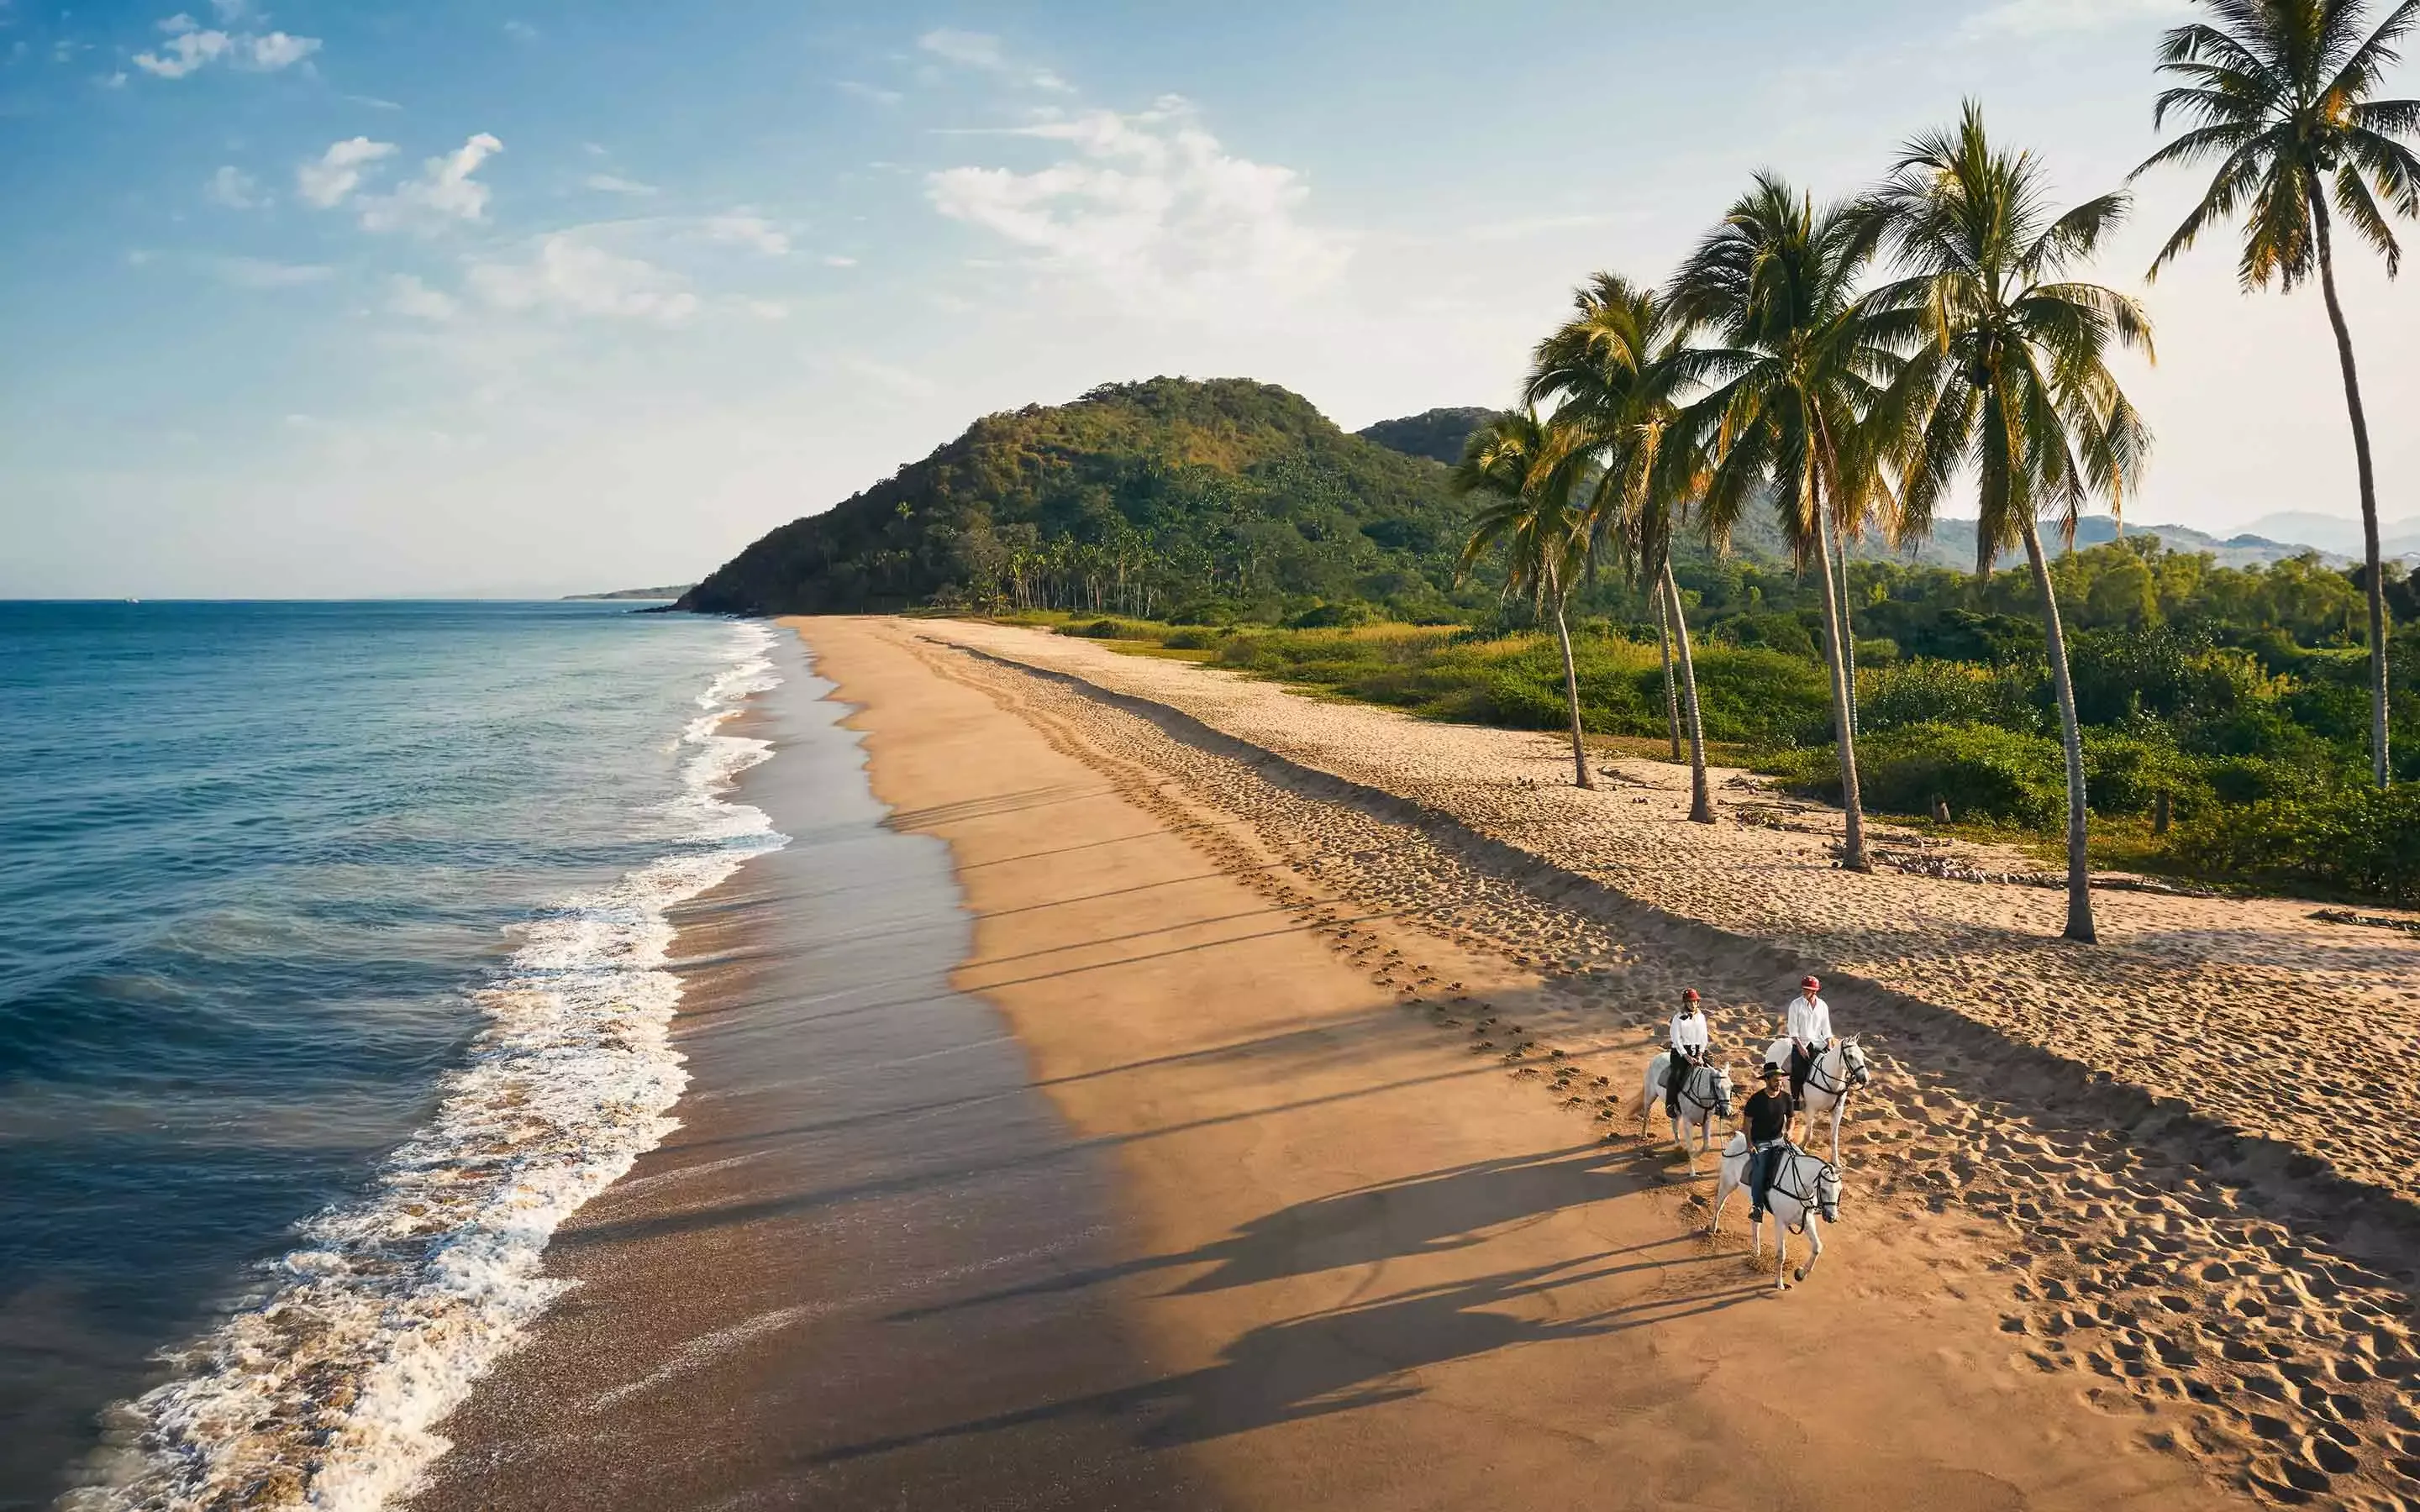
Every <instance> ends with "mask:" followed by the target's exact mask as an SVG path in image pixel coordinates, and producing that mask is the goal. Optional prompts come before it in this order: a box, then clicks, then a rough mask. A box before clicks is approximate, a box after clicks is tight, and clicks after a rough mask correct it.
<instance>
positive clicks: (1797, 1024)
mask: <svg viewBox="0 0 2420 1512" xmlns="http://www.w3.org/2000/svg"><path fill="white" fill-rule="evenodd" d="M1822 993H1823V983H1822V982H1821V981H1819V980H1816V979H1815V978H1813V977H1808V978H1807V979H1806V980H1803V981H1801V982H1800V983H1799V984H1798V995H1797V996H1795V997H1793V998H1792V999H1791V1000H1790V1031H1789V1032H1790V1046H1791V1049H1790V1095H1791V1098H1792V1100H1793V1101H1795V1102H1800V1103H1804V1102H1805V1101H1806V1099H1807V1072H1809V1071H1812V1070H1813V1069H1814V1067H1815V1057H1818V1056H1820V1055H1822V1054H1823V1052H1824V1051H1826V1050H1829V1049H1830V1048H1832V1005H1831V1004H1829V1003H1827V1002H1825V1001H1823V996H1822Z"/></svg>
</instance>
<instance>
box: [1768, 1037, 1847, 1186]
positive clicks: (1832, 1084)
mask: <svg viewBox="0 0 2420 1512" xmlns="http://www.w3.org/2000/svg"><path fill="white" fill-rule="evenodd" d="M1790 1050H1791V1044H1790V1037H1789V1036H1788V1035H1786V1034H1785V1035H1783V1036H1782V1037H1781V1038H1780V1039H1778V1040H1776V1041H1773V1048H1772V1049H1770V1050H1767V1051H1766V1052H1765V1053H1764V1058H1765V1059H1766V1061H1767V1062H1769V1063H1772V1064H1775V1065H1778V1066H1779V1067H1780V1068H1781V1073H1782V1074H1783V1075H1785V1076H1787V1075H1789V1074H1790ZM1872 1080H1873V1068H1872V1067H1870V1066H1869V1065H1868V1064H1867V1063H1866V1047H1865V1046H1863V1045H1861V1044H1859V1043H1857V1037H1856V1036H1855V1035H1854V1034H1853V1035H1851V1036H1849V1037H1848V1038H1847V1039H1845V1040H1835V1041H1832V1044H1831V1047H1830V1048H1829V1049H1827V1050H1825V1051H1823V1053H1822V1054H1820V1055H1818V1056H1817V1057H1815V1064H1813V1065H1812V1066H1809V1067H1808V1068H1807V1102H1806V1103H1805V1105H1803V1106H1802V1107H1800V1108H1799V1110H1798V1111H1799V1112H1801V1113H1804V1114H1805V1115H1807V1128H1808V1129H1809V1130H1812V1129H1813V1128H1814V1127H1815V1120H1816V1119H1819V1118H1821V1117H1823V1115H1824V1114H1826V1113H1829V1114H1830V1115H1832V1164H1833V1165H1839V1164H1840V1116H1841V1115H1842V1114H1843V1113H1845V1112H1847V1111H1848V1107H1849V1094H1850V1093H1851V1092H1854V1091H1855V1090H1856V1089H1857V1088H1860V1087H1863V1086H1865V1085H1866V1084H1867V1083H1868V1082H1869V1081H1872Z"/></svg>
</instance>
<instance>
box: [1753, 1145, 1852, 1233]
mask: <svg viewBox="0 0 2420 1512" xmlns="http://www.w3.org/2000/svg"><path fill="white" fill-rule="evenodd" d="M1810 1161H1811V1162H1812V1163H1813V1164H1814V1165H1815V1180H1814V1181H1813V1182H1812V1183H1811V1185H1810V1186H1809V1187H1808V1188H1807V1189H1806V1190H1801V1189H1800V1188H1799V1187H1798V1186H1796V1185H1793V1184H1792V1183H1793V1182H1795V1181H1796V1180H1797V1179H1798V1176H1799V1173H1800V1170H1801V1163H1802V1162H1810ZM1826 1183H1829V1184H1830V1185H1831V1186H1832V1187H1833V1189H1834V1190H1836V1191H1837V1190H1838V1187H1839V1184H1840V1172H1839V1170H1838V1167H1836V1166H1834V1165H1833V1164H1832V1163H1831V1162H1830V1161H1828V1160H1825V1159H1823V1157H1822V1156H1821V1155H1810V1154H1808V1153H1807V1151H1806V1150H1803V1149H1798V1148H1797V1147H1796V1146H1794V1145H1787V1146H1784V1147H1783V1148H1782V1150H1781V1164H1780V1168H1779V1169H1777V1170H1776V1171H1775V1172H1774V1173H1773V1180H1772V1182H1771V1183H1770V1186H1771V1190H1773V1191H1776V1192H1778V1193H1780V1194H1781V1195H1782V1196H1786V1197H1788V1198H1790V1199H1791V1200H1792V1202H1795V1203H1797V1204H1798V1213H1799V1216H1798V1222H1797V1223H1795V1224H1793V1225H1792V1226H1791V1230H1790V1231H1791V1232H1792V1233H1793V1234H1794V1233H1798V1232H1800V1231H1801V1230H1803V1229H1805V1228H1806V1227H1807V1213H1809V1212H1814V1213H1820V1214H1822V1215H1823V1221H1824V1222H1825V1223H1827V1224H1836V1223H1838V1222H1839V1221H1840V1199H1839V1198H1838V1197H1834V1198H1833V1199H1832V1200H1831V1201H1829V1202H1825V1201H1824V1200H1823V1188H1824V1185H1825V1184H1826ZM1775 1216H1776V1218H1777V1217H1779V1216H1780V1215H1779V1214H1778V1213H1776V1214H1775Z"/></svg>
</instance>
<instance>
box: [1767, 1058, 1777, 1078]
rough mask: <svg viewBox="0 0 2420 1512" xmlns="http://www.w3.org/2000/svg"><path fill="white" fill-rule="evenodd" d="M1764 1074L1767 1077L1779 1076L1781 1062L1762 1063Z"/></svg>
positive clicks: (1769, 1061)
mask: <svg viewBox="0 0 2420 1512" xmlns="http://www.w3.org/2000/svg"><path fill="white" fill-rule="evenodd" d="M1764 1073H1765V1074H1766V1075H1767V1076H1778V1075H1780V1074H1781V1062H1780V1061H1778V1060H1768V1061H1766V1062H1765V1063H1764Z"/></svg>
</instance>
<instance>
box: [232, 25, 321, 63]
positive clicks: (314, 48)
mask: <svg viewBox="0 0 2420 1512" xmlns="http://www.w3.org/2000/svg"><path fill="white" fill-rule="evenodd" d="M236 40H237V41H238V42H239V43H240V44H242V45H243V46H244V47H246V48H248V49H250V51H251V55H252V66H253V67H254V68H256V69H260V70H261V71H262V72H264V73H274V72H276V71H277V70H278V69H283V68H287V67H289V66H290V65H293V64H296V63H300V62H302V60H303V59H304V58H306V57H309V56H310V55H311V54H314V53H317V52H318V51H319V39H318V38H316V37H294V36H290V35H288V34H287V33H285V32H270V33H268V34H266V35H265V36H260V37H240V38H238V39H236Z"/></svg>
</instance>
